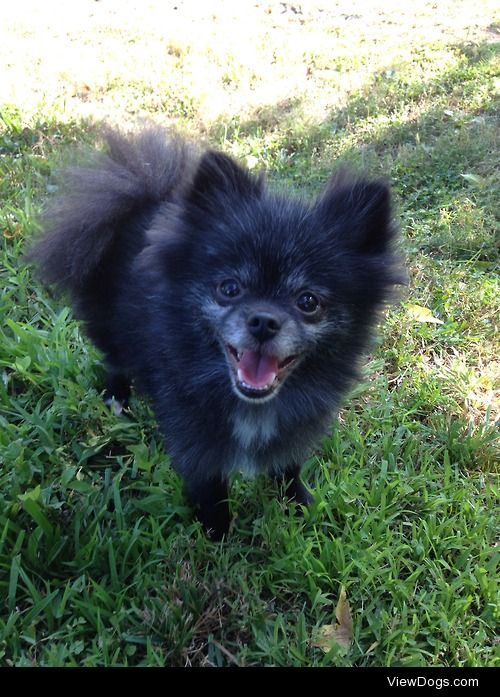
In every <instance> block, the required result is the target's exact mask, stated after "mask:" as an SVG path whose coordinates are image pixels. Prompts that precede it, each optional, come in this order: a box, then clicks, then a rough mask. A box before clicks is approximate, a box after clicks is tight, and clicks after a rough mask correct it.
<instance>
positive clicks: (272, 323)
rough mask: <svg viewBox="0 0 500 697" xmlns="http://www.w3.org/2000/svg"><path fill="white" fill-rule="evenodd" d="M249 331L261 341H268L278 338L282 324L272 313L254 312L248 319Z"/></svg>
mask: <svg viewBox="0 0 500 697" xmlns="http://www.w3.org/2000/svg"><path fill="white" fill-rule="evenodd" d="M247 326H248V331H249V332H250V334H251V335H252V336H254V337H255V338H256V339H258V340H259V341H267V340H268V339H272V338H273V337H275V336H276V334H277V333H278V332H279V330H280V329H281V322H280V320H279V319H278V318H277V317H276V316H275V315H272V314H271V313H270V312H253V313H252V314H251V315H250V316H249V317H248V319H247Z"/></svg>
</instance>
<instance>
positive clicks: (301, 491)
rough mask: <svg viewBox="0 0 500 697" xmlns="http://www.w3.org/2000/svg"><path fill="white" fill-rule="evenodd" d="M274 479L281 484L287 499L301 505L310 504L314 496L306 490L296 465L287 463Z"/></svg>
mask: <svg viewBox="0 0 500 697" xmlns="http://www.w3.org/2000/svg"><path fill="white" fill-rule="evenodd" d="M275 479H276V481H278V482H280V483H281V484H282V486H283V490H284V494H285V497H286V499H287V501H292V502H294V503H298V504H301V505H303V506H310V505H311V504H312V503H313V502H314V497H313V496H311V494H310V493H309V492H308V491H307V489H306V488H305V486H304V485H303V483H302V480H301V479H300V467H299V466H298V465H289V466H288V467H287V468H286V470H285V471H284V472H282V473H281V474H280V475H279V476H276V477H275Z"/></svg>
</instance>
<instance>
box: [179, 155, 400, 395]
mask: <svg viewBox="0 0 500 697" xmlns="http://www.w3.org/2000/svg"><path fill="white" fill-rule="evenodd" d="M183 226H184V233H185V235H186V237H188V238H189V239H190V244H189V245H188V246H189V252H188V253H187V254H186V259H187V261H186V264H187V270H186V268H185V269H183V276H184V277H185V278H186V279H187V283H188V285H189V286H190V290H189V291H188V293H187V295H188V296H189V297H190V302H187V303H186V308H188V307H191V308H192V310H193V312H194V313H195V314H196V315H197V316H198V317H201V318H202V319H201V324H202V325H203V333H204V336H208V337H209V340H211V341H215V343H216V344H217V345H218V347H219V349H220V357H221V361H222V362H223V363H224V366H225V370H227V372H228V375H229V377H230V381H231V385H232V388H233V391H234V392H235V394H236V395H237V396H238V397H239V398H240V399H242V400H244V401H247V402H251V403H254V404H258V403H262V402H266V401H269V400H271V399H273V398H274V397H275V396H276V395H277V394H278V392H279V391H280V390H281V389H282V388H283V386H284V385H285V384H286V382H287V381H288V380H289V379H290V376H291V375H293V374H294V372H295V371H296V370H297V369H298V367H299V366H307V362H308V361H309V362H310V361H312V360H316V362H317V360H318V356H319V357H320V358H321V357H322V356H325V357H326V358H325V360H328V356H331V355H332V352H335V350H337V349H338V348H339V347H340V346H341V345H342V341H343V339H344V338H345V337H346V336H348V335H349V334H350V332H351V333H352V331H353V326H354V325H355V324H356V320H357V318H358V319H359V313H358V310H359V311H361V310H360V308H362V309H363V310H365V309H366V308H367V307H369V308H374V307H375V306H376V305H377V303H378V302H379V300H380V297H381V296H382V295H383V294H384V293H385V286H386V285H387V279H388V277H389V275H390V274H389V273H388V271H387V269H385V271H384V274H382V275H381V274H380V273H379V271H377V267H379V268H380V263H381V262H380V260H381V258H382V257H383V255H384V252H385V249H386V247H387V244H388V243H389V242H390V238H391V236H392V233H393V231H392V229H391V224H390V204H389V195H388V190H387V187H386V186H385V185H384V184H381V183H374V184H371V183H360V182H353V181H351V182H347V183H346V182H340V183H339V182H338V181H337V182H335V183H334V184H331V185H330V187H328V188H327V190H326V191H325V192H324V194H323V196H322V197H321V198H320V199H319V200H318V201H317V202H316V204H315V205H313V206H308V205H306V204H304V203H303V202H301V201H298V200H289V199H285V198H281V197H277V196H272V195H270V194H269V193H267V192H266V191H265V189H264V187H263V183H262V181H261V180H258V179H256V178H254V177H252V176H251V175H250V174H249V173H248V172H246V171H245V170H244V169H242V168H241V167H239V166H238V165H237V164H235V163H234V162H233V161H232V160H230V159H229V158H226V157H225V156H224V155H221V154H218V153H208V154H207V155H205V157H204V158H203V159H202V161H201V163H200V166H199V169H198V171H197V174H196V176H195V178H194V181H193V184H192V189H191V191H190V193H189V195H188V196H187V197H186V208H185V214H184V218H183ZM378 276H381V277H382V276H383V281H382V280H381V281H380V283H379V282H378V281H377V279H378ZM382 286H384V288H382ZM367 295H368V296H369V297H368V298H367ZM364 321H366V320H364Z"/></svg>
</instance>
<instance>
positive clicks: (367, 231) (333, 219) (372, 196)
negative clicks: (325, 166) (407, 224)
mask: <svg viewBox="0 0 500 697" xmlns="http://www.w3.org/2000/svg"><path fill="white" fill-rule="evenodd" d="M316 205H317V213H318V214H319V216H320V219H321V222H322V224H323V225H324V226H325V227H326V228H327V229H328V228H330V229H332V230H333V231H334V234H335V236H336V237H337V238H338V241H339V243H341V244H342V245H344V246H345V247H347V249H350V250H352V251H354V252H357V253H359V254H383V253H384V252H386V251H387V249H388V247H389V246H390V243H391V242H392V240H393V239H394V236H395V233H396V229H395V226H394V225H393V223H392V205H391V192H390V190H389V187H388V185H387V184H386V182H385V181H383V180H375V181H368V180H362V179H358V180H352V179H351V180H349V179H348V178H346V176H345V175H340V176H336V177H334V178H333V179H332V180H331V181H330V183H329V184H328V186H327V187H326V189H325V191H324V193H323V195H322V196H321V197H320V199H319V201H318V203H317V204H316Z"/></svg>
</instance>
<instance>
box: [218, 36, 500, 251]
mask: <svg viewBox="0 0 500 697" xmlns="http://www.w3.org/2000/svg"><path fill="white" fill-rule="evenodd" d="M498 47H499V45H498V44H492V43H489V42H484V43H482V44H480V45H478V46H470V45H458V46H454V47H453V50H454V52H455V53H456V56H457V64H456V65H455V66H454V67H453V68H451V69H449V70H447V71H445V72H444V73H443V74H442V75H440V76H439V77H437V78H433V79H431V80H428V81H418V80H415V79H413V78H412V77H411V75H409V74H408V71H407V70H406V71H405V70H396V69H393V68H392V67H391V66H388V68H387V69H386V70H383V71H380V72H379V73H378V74H377V75H376V76H375V77H374V78H373V80H372V81H371V82H370V83H368V84H367V85H366V86H365V87H364V88H363V89H362V90H360V91H359V93H357V94H355V95H352V96H351V98H350V99H349V101H348V103H347V105H346V106H345V107H343V108H342V109H339V110H337V111H335V112H332V113H331V115H330V117H329V118H328V120H326V121H323V122H321V123H318V124H313V125H311V124H308V123H307V121H306V120H305V118H304V110H303V100H302V98H301V97H300V96H295V97H292V98H290V99H287V100H283V101H281V102H279V103H278V104H274V105H266V106H263V107H259V108H258V109H256V110H255V113H254V115H253V116H252V118H250V119H248V120H246V121H241V120H240V119H239V118H238V117H235V118H233V119H232V120H231V121H230V122H229V123H223V124H218V125H216V126H215V127H214V128H213V129H212V130H211V132H210V137H211V139H212V140H213V141H215V142H219V143H223V144H225V145H226V146H227V145H228V144H229V145H230V146H231V147H233V149H235V152H236V154H239V155H240V156H247V157H248V156H249V155H250V156H255V157H256V159H257V161H258V163H259V165H260V166H263V167H264V168H266V169H267V171H268V175H269V178H270V179H271V181H277V182H280V183H281V182H288V183H292V184H294V185H295V186H296V187H297V188H299V189H300V190H301V191H302V192H304V193H306V194H312V193H313V192H316V191H317V190H318V189H319V188H320V187H321V185H322V184H323V183H324V182H325V180H326V179H327V178H328V176H329V175H330V173H331V172H332V171H334V170H335V169H337V168H339V167H343V166H346V165H347V166H349V167H351V168H353V169H354V170H359V171H363V172H369V173H370V174H372V175H384V176H388V177H389V178H390V179H391V182H392V185H393V188H394V190H395V191H396V193H397V194H398V196H399V197H400V199H401V209H402V210H403V211H404V214H403V222H404V223H405V224H406V225H407V226H409V228H410V230H409V234H410V236H412V237H414V238H415V244H416V246H417V248H420V249H422V250H423V251H426V252H428V253H431V254H433V255H435V256H440V257H444V258H456V259H475V260H480V261H493V260H496V259H497V258H498V245H497V242H496V226H497V218H496V213H497V210H498V203H497V194H496V192H497V190H498V184H499V182H498V173H497V167H496V160H495V152H496V150H497V145H498V135H497V117H498V102H496V101H495V96H494V88H493V78H494V70H495V59H496V58H497V56H498ZM234 144H237V147H236V148H234Z"/></svg>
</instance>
